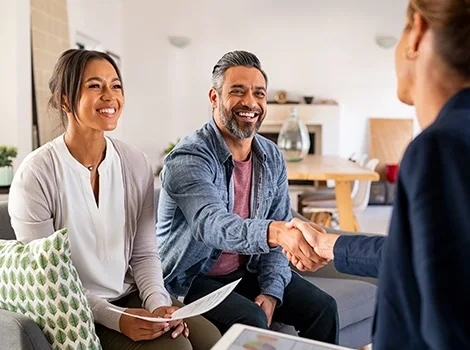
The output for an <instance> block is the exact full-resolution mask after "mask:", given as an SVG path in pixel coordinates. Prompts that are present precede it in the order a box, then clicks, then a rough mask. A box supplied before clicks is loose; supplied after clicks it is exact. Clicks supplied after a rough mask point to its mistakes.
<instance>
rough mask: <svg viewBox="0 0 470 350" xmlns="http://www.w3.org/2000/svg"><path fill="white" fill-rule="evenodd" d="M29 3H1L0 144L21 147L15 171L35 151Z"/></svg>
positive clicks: (21, 0)
mask: <svg viewBox="0 0 470 350" xmlns="http://www.w3.org/2000/svg"><path fill="white" fill-rule="evenodd" d="M29 16H30V11H29V0H1V1H0V47H1V48H2V54H1V55H0V106H1V112H0V144H8V145H13V146H16V147H18V157H17V158H16V160H15V162H14V166H15V167H16V166H17V165H18V164H19V163H20V162H21V161H22V160H23V158H24V157H25V156H26V155H27V154H28V153H29V152H30V151H31V149H32V146H31V145H32V128H31V119H32V116H31V115H32V113H31V110H32V107H31V51H30V24H29Z"/></svg>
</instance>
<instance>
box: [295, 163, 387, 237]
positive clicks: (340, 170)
mask: <svg viewBox="0 0 470 350" xmlns="http://www.w3.org/2000/svg"><path fill="white" fill-rule="evenodd" d="M286 165H287V178H288V179H289V180H309V181H322V180H323V181H326V180H334V181H335V196H336V205H337V208H338V215H339V226H340V228H341V230H344V231H352V232H357V231H359V225H358V224H357V221H356V219H355V216H354V213H353V204H352V199H351V185H350V183H351V181H355V180H370V181H377V180H379V174H378V173H377V172H375V171H371V170H368V169H366V168H364V167H361V166H359V165H358V164H356V163H354V162H352V161H349V160H347V159H344V158H341V157H339V156H317V155H307V156H306V157H305V158H304V159H303V160H301V161H299V162H286Z"/></svg>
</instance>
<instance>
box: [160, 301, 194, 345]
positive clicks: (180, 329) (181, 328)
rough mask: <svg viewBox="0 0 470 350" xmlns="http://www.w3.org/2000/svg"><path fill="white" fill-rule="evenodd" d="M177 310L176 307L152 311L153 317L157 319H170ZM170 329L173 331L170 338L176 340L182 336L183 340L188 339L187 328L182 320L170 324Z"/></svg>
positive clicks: (165, 307) (162, 307) (164, 307)
mask: <svg viewBox="0 0 470 350" xmlns="http://www.w3.org/2000/svg"><path fill="white" fill-rule="evenodd" d="M178 309H179V307H178V306H160V307H158V308H156V309H155V310H153V315H154V316H157V317H165V318H170V317H171V315H172V314H173V312H175V311H176V310H178ZM170 328H171V329H174V331H173V333H171V337H172V338H177V337H178V336H179V335H180V334H183V336H184V337H185V338H188V337H189V328H188V325H187V324H186V322H184V320H177V321H173V322H170Z"/></svg>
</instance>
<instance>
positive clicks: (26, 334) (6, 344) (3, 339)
mask: <svg viewBox="0 0 470 350" xmlns="http://www.w3.org/2000/svg"><path fill="white" fill-rule="evenodd" d="M0 348H1V349H19V350H51V346H50V345H49V343H48V341H47V339H46V337H45V336H44V333H43V332H42V330H41V329H40V328H39V327H38V326H37V325H36V323H34V321H32V320H31V319H29V318H27V317H26V316H24V315H22V314H20V313H15V312H11V311H6V310H0Z"/></svg>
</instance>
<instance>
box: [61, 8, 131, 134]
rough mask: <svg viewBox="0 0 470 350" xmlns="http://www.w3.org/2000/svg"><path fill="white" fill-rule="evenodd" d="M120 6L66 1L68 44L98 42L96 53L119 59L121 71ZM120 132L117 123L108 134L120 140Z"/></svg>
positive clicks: (120, 126)
mask: <svg viewBox="0 0 470 350" xmlns="http://www.w3.org/2000/svg"><path fill="white" fill-rule="evenodd" d="M122 3H123V0H67V6H68V11H69V26H70V43H71V44H72V45H75V43H76V41H77V38H79V37H85V38H89V39H90V41H93V40H91V39H94V41H97V42H98V47H97V48H98V49H100V50H103V51H110V52H112V53H113V54H115V55H117V56H119V57H120V58H121V59H120V61H121V62H120V63H121V67H122V65H123V62H124V57H123V52H122V21H123V12H122ZM77 33H79V34H78V35H77ZM124 83H125V81H124ZM124 88H125V86H124ZM121 129H122V125H121V123H119V125H118V127H117V129H116V130H115V131H114V132H112V133H109V134H110V135H111V136H114V137H117V138H121Z"/></svg>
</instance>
